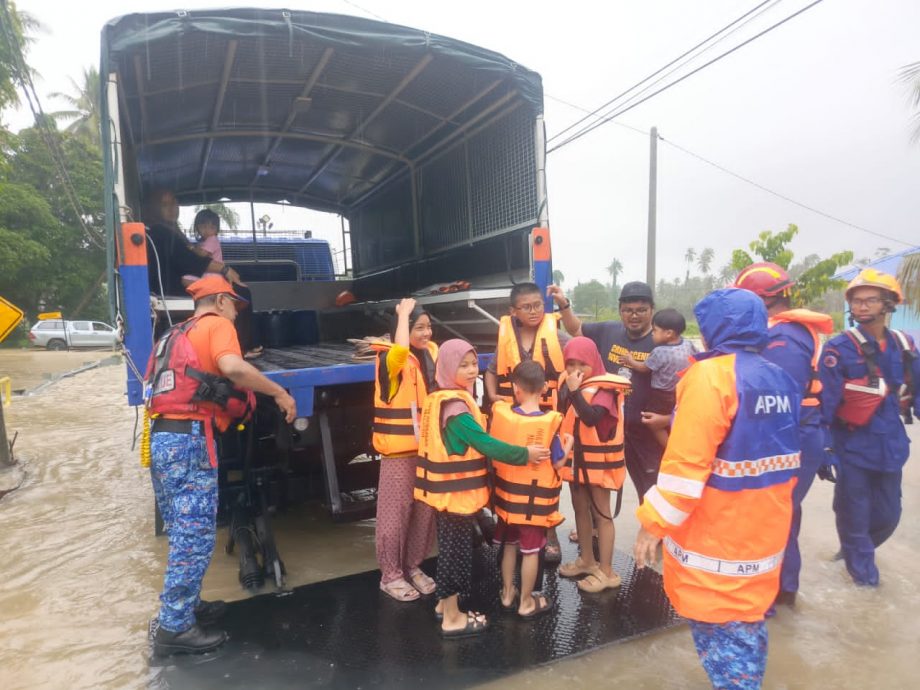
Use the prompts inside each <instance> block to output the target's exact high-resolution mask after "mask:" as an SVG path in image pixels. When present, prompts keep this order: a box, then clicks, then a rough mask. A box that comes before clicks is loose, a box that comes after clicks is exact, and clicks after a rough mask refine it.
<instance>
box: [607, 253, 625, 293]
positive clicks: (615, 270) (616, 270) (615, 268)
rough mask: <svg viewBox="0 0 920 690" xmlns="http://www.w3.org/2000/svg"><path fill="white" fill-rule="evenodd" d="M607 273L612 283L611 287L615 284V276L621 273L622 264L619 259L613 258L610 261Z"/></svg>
mask: <svg viewBox="0 0 920 690" xmlns="http://www.w3.org/2000/svg"><path fill="white" fill-rule="evenodd" d="M607 273H609V274H610V281H611V282H612V283H613V287H614V288H616V286H617V277H619V275H620V274H621V273H623V264H622V262H621V261H620V260H619V259H614V260H613V261H611V262H610V265H609V266H607Z"/></svg>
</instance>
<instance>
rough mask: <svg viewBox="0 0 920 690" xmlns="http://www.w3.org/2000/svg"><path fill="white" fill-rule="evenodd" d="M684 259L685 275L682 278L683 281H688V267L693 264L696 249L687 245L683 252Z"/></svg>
mask: <svg viewBox="0 0 920 690" xmlns="http://www.w3.org/2000/svg"><path fill="white" fill-rule="evenodd" d="M684 261H686V262H687V277H686V278H685V279H684V282H685V283H689V282H690V267H691V266H692V265H693V262H694V261H696V250H695V249H694V248H693V247H688V248H687V251H686V252H684Z"/></svg>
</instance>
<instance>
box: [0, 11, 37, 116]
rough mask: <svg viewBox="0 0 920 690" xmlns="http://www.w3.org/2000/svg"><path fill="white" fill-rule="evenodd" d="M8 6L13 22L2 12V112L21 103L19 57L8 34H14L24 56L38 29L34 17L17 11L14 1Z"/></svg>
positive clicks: (0, 92) (0, 89) (0, 46)
mask: <svg viewBox="0 0 920 690" xmlns="http://www.w3.org/2000/svg"><path fill="white" fill-rule="evenodd" d="M6 5H7V10H8V11H9V17H10V19H11V21H10V22H9V23H8V22H7V21H6V18H7V15H6V14H5V13H3V12H2V10H0V110H2V109H4V108H6V107H8V106H11V105H17V104H18V103H19V94H18V92H17V89H18V87H19V85H18V83H17V75H18V74H19V57H18V56H17V55H16V53H15V52H13V47H12V46H10V41H9V38H10V36H9V35H8V34H7V32H8V31H9V32H11V33H12V39H13V42H14V43H15V44H17V46H18V48H19V51H21V52H22V53H23V55H24V54H25V53H26V50H27V49H28V46H29V43H31V39H30V38H29V36H28V33H29V31H32V30H34V29H35V28H37V27H38V22H36V21H35V20H34V19H33V18H32V17H30V16H29V15H28V14H26V13H25V12H19V11H17V10H16V4H15V3H14V2H12V0H9V1H8V2H7V3H6Z"/></svg>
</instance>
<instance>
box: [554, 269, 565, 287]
mask: <svg viewBox="0 0 920 690" xmlns="http://www.w3.org/2000/svg"><path fill="white" fill-rule="evenodd" d="M564 282H565V273H563V272H562V271H559V270H555V271H553V285H562V284H563V283H564Z"/></svg>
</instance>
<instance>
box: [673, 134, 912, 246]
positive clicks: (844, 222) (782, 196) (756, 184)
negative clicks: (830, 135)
mask: <svg viewBox="0 0 920 690" xmlns="http://www.w3.org/2000/svg"><path fill="white" fill-rule="evenodd" d="M658 138H659V139H660V140H661V141H663V142H664V143H666V144H668V145H669V146H672V147H674V148H675V149H677V150H678V151H682V152H683V153H685V154H687V155H688V156H692V157H693V158H696V159H697V160H700V161H702V162H703V163H706V164H707V165H711V166H712V167H713V168H716V169H717V170H721V171H722V172H724V173H726V174H728V175H731V176H732V177H735V178H737V179H739V180H741V181H742V182H747V183H748V184H749V185H753V186H754V187H757V188H758V189H760V190H762V191H764V192H766V193H767V194H772V195H773V196H775V197H777V198H779V199H782V200H783V201H788V202H789V203H790V204H795V205H796V206H799V207H800V208H804V209H805V210H806V211H811V212H812V213H816V214H818V215H819V216H823V217H824V218H827V219H829V220H833V221H835V222H837V223H840V224H842V225H846V226H848V227H851V228H854V229H855V230H860V231H861V232H865V233H868V234H870V235H875V236H876V237H881V238H882V239H885V240H889V241H891V242H897V243H898V244H903V245H904V246H906V247H915V246H917V245H916V244H915V243H911V242H905V241H904V240H899V239H898V238H897V237H891V236H890V235H885V234H884V233H881V232H876V231H875V230H870V229H869V228H866V227H863V226H862V225H857V224H856V223H851V222H850V221H848V220H844V219H843V218H838V217H837V216H832V215H831V214H830V213H825V212H824V211H822V210H820V209H817V208H815V207H814V206H809V205H808V204H803V203H802V202H801V201H796V200H795V199H793V198H791V197H788V196H786V195H785V194H780V193H779V192H777V191H774V190H772V189H770V188H769V187H764V186H763V185H762V184H760V183H759V182H755V181H754V180H752V179H750V178H748V177H745V176H744V175H740V174H738V173H736V172H734V171H732V170H729V169H728V168H726V167H725V166H722V165H719V164H718V163H716V162H714V161H711V160H709V159H708V158H705V157H703V156H701V155H700V154H698V153H694V152H693V151H691V150H689V149H686V148H684V147H683V146H681V145H679V144H676V143H674V142H673V141H669V140H668V139H665V138H664V137H662V136H659V137H658Z"/></svg>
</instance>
